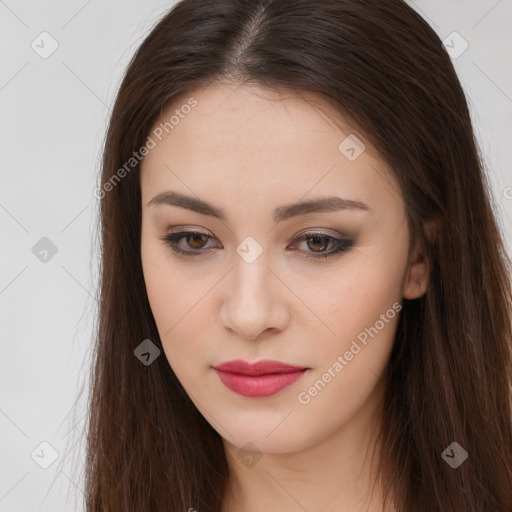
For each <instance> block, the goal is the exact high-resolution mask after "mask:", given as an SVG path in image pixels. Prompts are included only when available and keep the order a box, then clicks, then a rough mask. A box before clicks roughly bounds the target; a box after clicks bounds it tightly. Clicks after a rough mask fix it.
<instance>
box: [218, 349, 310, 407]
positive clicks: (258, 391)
mask: <svg viewBox="0 0 512 512" xmlns="http://www.w3.org/2000/svg"><path fill="white" fill-rule="evenodd" d="M213 369H214V370H215V371H216V373H217V375H218V376H219V379H220V380H221V382H222V383H223V384H224V385H225V386H226V387H227V388H228V389H230V390H231V391H234V392H235V393H238V394H239V395H242V396H247V397H252V398H264V397H268V396H273V395H275V394H277V393H279V392H280V391H282V390H283V389H285V388H287V387H288V386H291V385H292V384H293V383H295V382H296V381H297V380H299V379H300V378H301V377H302V376H303V375H304V373H306V371H307V370H308V369H309V368H307V367H304V366H294V365H290V364H287V363H283V362H281V361H272V360H269V359H264V360H262V361H257V362H256V363H249V362H247V361H243V360H241V359H236V360H233V361H227V362H225V363H222V364H219V365H216V366H214V367H213Z"/></svg>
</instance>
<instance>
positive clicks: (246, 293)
mask: <svg viewBox="0 0 512 512" xmlns="http://www.w3.org/2000/svg"><path fill="white" fill-rule="evenodd" d="M190 98H193V100H192V99H190ZM194 100H195V101H194ZM185 105H194V106H193V108H188V107H186V106H185ZM176 111H178V112H176ZM328 111H329V106H328V105H326V104H324V103H322V101H321V99H319V98H315V97H312V96H309V97H308V96H304V95H291V94H287V95H278V94H277V93H276V92H275V91H274V92H270V91H269V90H265V89H259V88H255V87H248V86H234V85H225V84H217V85H214V86H210V87H208V88H205V89H200V90H197V91H194V94H191V95H188V96H186V97H185V96H184V97H183V98H182V99H181V100H180V102H174V103H173V105H172V107H169V108H168V109H167V110H165V111H164V113H163V115H162V117H161V119H159V121H158V122H157V123H156V124H155V127H154V130H153V132H152V133H153V135H151V137H152V139H153V141H154V142H155V143H156V144H155V145H154V147H152V149H150V151H149V152H148V154H147V156H146V157H145V158H144V160H143V162H142V166H141V176H140V179H141V193H142V241H141V255H142V263H143V271H144V278H145V283H146V289H147V293H148V297H149V302H150V305H151V308H152V312H153V315H154V318H155V321H156V324H157V327H158V331H159V334H160V338H161V341H162V345H163V348H164V352H165V356H166V357H167V359H168V361H169V363H170V365H171V367H172V369H173V371H174V372H175V374H176V376H177V378H178V379H179V381H180V382H181V384H182V385H183V387H184V389H185V390H186V392H187V393H188V395H189V396H190V398H191V399H192V401H193V402H194V403H195V405H196V406H197V408H198V409H199V411H200V412H201V413H202V414H203V415H204V417H205V418H206V420H207V421H208V422H209V423H210V424H211V426H212V427H213V428H214V429H215V430H216V431H217V432H218V433H219V434H220V435H221V436H222V437H223V438H224V439H225V440H226V441H228V442H229V443H232V445H234V446H237V447H243V446H246V445H247V443H252V445H254V446H256V447H257V448H258V449H259V450H261V451H263V452H266V453H289V452H295V451H298V450H301V449H305V448H307V447H308V446H312V445H314V444H315V443H318V442H320V441H321V440H322V439H326V438H327V437H328V436H331V435H332V434H333V433H335V432H337V431H340V430H342V429H344V428H347V426H348V425H350V424H351V423H353V422H355V421H359V420H357V418H361V417H363V416H364V414H363V411H369V410H370V409H371V407H374V406H375V404H376V403H377V400H376V399H375V397H377V396H380V394H381V391H382V382H381V379H380V378H381V376H382V375H383V371H384V369H385V367H386V365H387V363H388V360H389V355H390V351H391V348H392V345H393V340H394V334H395V330H396V325H397V322H398V318H399V315H400V313H399V310H400V309H401V304H400V302H401V300H402V298H403V297H404V296H406V297H407V298H413V295H414V293H416V292H415V291H414V290H415V288H416V280H417V276H416V277H414V272H416V274H417V273H418V272H419V271H420V270H419V268H418V267H417V265H416V266H415V265H413V262H411V260H410V259H409V231H408V226H407V219H406V212H405V207H404V202H403V199H402V197H401V195H400V192H399V187H398V185H397V182H396V181H395V178H394V176H393V174H392V172H391V170H390V169H389V168H388V167H387V165H386V164H385V162H384V161H383V160H382V159H380V158H379V155H378V154H377V153H376V152H375V151H374V150H373V148H372V147H371V145H370V144H369V142H368V141H366V140H364V141H363V142H364V144H365V148H364V150H363V147H362V146H360V145H358V144H357V140H356V139H354V138H353V137H352V136H350V137H349V138H348V139H347V137H348V136H349V135H350V134H351V133H353V131H351V130H350V127H348V125H346V124H343V126H344V129H342V128H340V124H339V123H334V122H333V121H332V119H333V118H332V116H331V115H329V114H328ZM330 112H331V114H332V108H331V109H330ZM173 114H175V118H174V120H173V121H172V124H173V126H172V127H171V128H169V126H170V125H169V124H168V125H167V132H168V133H166V130H165V129H164V130H162V127H161V126H160V129H159V125H160V123H165V122H166V121H169V118H170V117H171V116H172V115H173ZM337 119H339V120H340V122H341V123H345V121H344V120H343V117H342V116H341V115H340V114H337ZM162 132H163V133H162ZM155 134H156V135H155ZM162 134H163V135H165V136H162ZM160 138H161V139H162V140H160ZM359 139H360V140H361V137H359ZM151 146H153V144H151ZM351 148H352V149H351ZM183 196H185V197H183ZM186 198H190V199H186ZM328 198H330V200H329V201H327V202H324V203H321V202H319V203H315V202H317V201H321V200H325V199H328ZM418 290H419V289H418ZM233 361H235V362H234V363H232V364H228V365H224V366H222V365H223V363H226V362H233ZM240 361H243V362H245V363H241V362H240ZM269 361H273V362H269ZM253 363H259V364H255V365H253ZM287 365H288V366H287ZM219 367H220V368H221V369H218V368H219Z"/></svg>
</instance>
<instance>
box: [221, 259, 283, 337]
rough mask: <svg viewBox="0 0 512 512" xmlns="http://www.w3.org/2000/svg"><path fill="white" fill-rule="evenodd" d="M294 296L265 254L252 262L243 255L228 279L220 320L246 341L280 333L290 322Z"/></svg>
mask: <svg viewBox="0 0 512 512" xmlns="http://www.w3.org/2000/svg"><path fill="white" fill-rule="evenodd" d="M290 296H291V293H290V291H289V290H288V289H287V287H286V286H285V284H283V282H282V280H281V279H280V278H279V277H278V276H277V275H276V272H275V271H274V270H272V269H271V268H270V267H269V266H268V264H267V261H266V260H265V259H264V258H263V257H259V258H258V259H257V260H256V261H254V262H252V263H247V262H245V261H244V260H243V259H242V258H240V259H239V261H236V263H235V267H234V269H232V271H231V272H230V273H229V274H228V276H226V279H225V285H224V287H223V292H222V305H221V310H220V321H221V322H222V325H223V326H224V328H225V329H227V330H228V331H230V332H231V334H234V335H236V336H237V337H238V338H243V339H246V340H257V339H261V338H263V337H265V336H267V335H270V334H276V333H278V332H281V331H283V330H284V329H286V326H287V325H288V323H289V321H290V304H289V303H288V301H289V300H290Z"/></svg>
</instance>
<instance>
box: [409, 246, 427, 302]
mask: <svg viewBox="0 0 512 512" xmlns="http://www.w3.org/2000/svg"><path fill="white" fill-rule="evenodd" d="M428 281H429V269H428V265H427V262H426V260H425V258H424V256H423V254H421V255H420V256H419V257H418V258H416V261H413V262H412V263H410V264H409V269H408V271H407V275H406V278H405V281H404V287H403V292H402V293H403V296H404V298H405V299H409V300H413V299H419V298H420V297H422V296H423V295H424V294H425V292H426V291H427V287H428Z"/></svg>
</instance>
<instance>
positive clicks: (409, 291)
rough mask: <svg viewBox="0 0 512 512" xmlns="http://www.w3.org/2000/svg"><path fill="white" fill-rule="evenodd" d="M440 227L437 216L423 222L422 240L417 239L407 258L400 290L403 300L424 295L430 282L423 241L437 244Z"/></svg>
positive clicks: (440, 220) (420, 238) (441, 224)
mask: <svg viewBox="0 0 512 512" xmlns="http://www.w3.org/2000/svg"><path fill="white" fill-rule="evenodd" d="M442 226H443V223H442V219H441V217H438V216H436V217H434V218H431V219H429V220H427V221H425V222H424V224H423V238H422V237H418V239H417V241H416V245H415V247H414V248H413V250H412V251H411V252H410V256H409V264H408V267H407V272H406V274H405V277H404V284H403V288H402V295H403V296H404V298H405V299H410V300H413V299H419V298H420V297H422V296H423V295H424V294H425V293H426V291H427V288H428V283H429V280H430V264H429V261H428V258H427V256H426V254H425V241H426V240H427V241H428V242H429V243H430V244H431V245H432V244H436V243H439V240H440V238H441V230H442Z"/></svg>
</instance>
